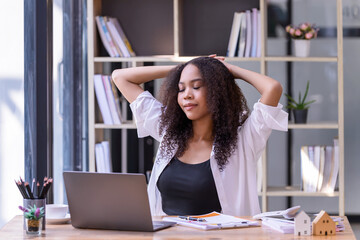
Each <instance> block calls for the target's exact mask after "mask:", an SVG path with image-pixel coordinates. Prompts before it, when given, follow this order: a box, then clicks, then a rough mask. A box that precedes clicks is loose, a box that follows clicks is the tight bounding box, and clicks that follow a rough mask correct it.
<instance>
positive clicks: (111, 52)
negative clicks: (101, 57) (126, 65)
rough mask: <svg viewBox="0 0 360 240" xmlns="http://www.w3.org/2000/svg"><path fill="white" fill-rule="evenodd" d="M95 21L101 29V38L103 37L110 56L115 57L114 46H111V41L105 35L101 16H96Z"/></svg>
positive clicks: (102, 39) (99, 29)
mask: <svg viewBox="0 0 360 240" xmlns="http://www.w3.org/2000/svg"><path fill="white" fill-rule="evenodd" d="M95 21H96V26H97V29H98V31H99V35H100V39H101V41H102V43H103V45H104V47H105V49H106V51H107V52H108V54H109V55H110V57H115V53H114V52H113V50H112V48H111V47H110V43H109V42H108V40H107V38H106V36H105V32H104V29H103V28H102V26H101V23H100V16H96V17H95Z"/></svg>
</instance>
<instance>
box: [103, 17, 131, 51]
mask: <svg viewBox="0 0 360 240" xmlns="http://www.w3.org/2000/svg"><path fill="white" fill-rule="evenodd" d="M105 23H106V27H107V28H108V29H109V33H110V35H111V38H112V39H113V42H114V45H115V47H116V50H117V52H118V53H119V55H120V57H126V56H125V52H124V49H123V48H122V46H121V43H122V40H121V38H120V35H119V33H118V32H117V30H116V29H115V26H114V24H113V23H112V22H110V21H109V19H108V18H106V21H105ZM122 44H123V45H124V47H125V44H124V43H122ZM125 49H126V47H125Z"/></svg>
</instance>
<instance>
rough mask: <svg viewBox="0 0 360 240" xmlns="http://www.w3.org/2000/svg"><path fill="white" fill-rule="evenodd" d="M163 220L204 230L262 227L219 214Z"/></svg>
mask: <svg viewBox="0 0 360 240" xmlns="http://www.w3.org/2000/svg"><path fill="white" fill-rule="evenodd" d="M163 220H164V221H168V222H176V223H177V224H179V225H182V226H187V227H194V228H199V229H202V230H210V229H222V228H240V227H250V226H260V224H259V223H258V222H257V221H249V220H246V219H242V218H238V217H234V216H230V215H225V214H222V213H218V212H212V213H209V214H204V215H196V216H187V217H184V216H177V217H164V218H163Z"/></svg>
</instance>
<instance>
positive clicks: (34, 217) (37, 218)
mask: <svg viewBox="0 0 360 240" xmlns="http://www.w3.org/2000/svg"><path fill="white" fill-rule="evenodd" d="M19 209H20V210H21V211H23V212H24V218H25V223H26V233H27V234H34V235H40V234H41V229H42V218H43V217H44V216H45V210H44V207H40V208H38V207H36V205H34V206H33V207H29V208H24V207H22V206H19Z"/></svg>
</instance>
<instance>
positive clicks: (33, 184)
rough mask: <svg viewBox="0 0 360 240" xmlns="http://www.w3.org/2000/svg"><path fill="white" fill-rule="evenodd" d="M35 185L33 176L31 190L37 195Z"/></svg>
mask: <svg viewBox="0 0 360 240" xmlns="http://www.w3.org/2000/svg"><path fill="white" fill-rule="evenodd" d="M35 185H36V182H35V178H33V180H32V184H31V191H32V194H33V195H34V196H35Z"/></svg>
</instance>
